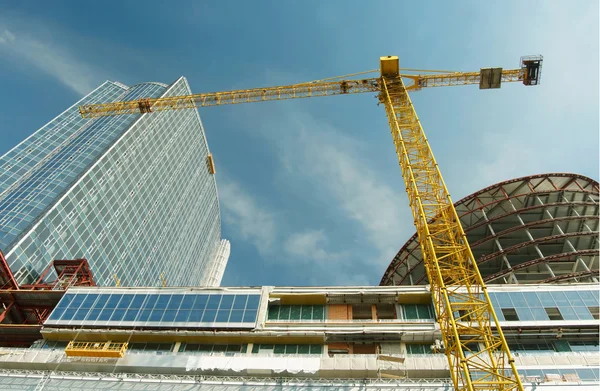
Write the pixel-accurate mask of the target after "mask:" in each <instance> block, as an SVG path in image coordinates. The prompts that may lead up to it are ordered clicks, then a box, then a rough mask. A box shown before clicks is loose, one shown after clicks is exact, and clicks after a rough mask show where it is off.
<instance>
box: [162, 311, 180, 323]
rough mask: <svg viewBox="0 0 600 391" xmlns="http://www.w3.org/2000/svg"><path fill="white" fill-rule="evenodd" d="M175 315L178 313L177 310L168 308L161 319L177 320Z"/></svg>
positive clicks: (167, 320) (164, 320)
mask: <svg viewBox="0 0 600 391" xmlns="http://www.w3.org/2000/svg"><path fill="white" fill-rule="evenodd" d="M175 315H177V310H166V311H165V313H164V315H163V317H162V320H161V321H162V322H173V321H175Z"/></svg>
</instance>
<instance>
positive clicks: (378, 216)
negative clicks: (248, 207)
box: [262, 111, 412, 266]
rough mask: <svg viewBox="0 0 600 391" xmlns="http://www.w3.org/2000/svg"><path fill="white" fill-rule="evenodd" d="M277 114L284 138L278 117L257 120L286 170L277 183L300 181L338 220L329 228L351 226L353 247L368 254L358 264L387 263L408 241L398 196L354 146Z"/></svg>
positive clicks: (308, 119) (298, 118) (301, 119)
mask: <svg viewBox="0 0 600 391" xmlns="http://www.w3.org/2000/svg"><path fill="white" fill-rule="evenodd" d="M282 114H283V117H285V118H286V122H287V125H286V127H287V129H288V130H290V131H289V132H286V134H285V136H282V135H281V132H279V130H278V127H277V123H279V120H280V118H278V117H279V116H278V115H273V113H271V116H270V117H269V119H268V120H267V121H264V119H265V116H263V117H262V118H263V122H267V124H266V126H265V127H264V129H266V132H267V133H264V136H265V137H267V139H268V140H275V141H276V145H275V151H276V153H277V155H278V158H279V159H280V161H281V163H282V164H281V167H284V169H285V170H286V173H285V175H281V178H282V179H281V180H284V181H285V180H291V181H297V180H299V179H302V180H303V181H305V182H306V183H307V186H308V187H309V189H307V193H308V194H320V196H321V197H323V198H326V201H327V203H328V204H329V205H331V208H332V210H335V211H337V212H338V214H339V220H337V221H335V222H334V224H336V225H339V226H345V225H348V224H350V225H352V226H353V227H354V229H355V230H356V237H358V238H360V241H361V242H362V243H358V244H357V246H358V247H360V248H362V249H365V248H368V249H369V252H370V254H371V255H370V257H369V259H363V260H361V262H369V263H375V264H377V265H379V266H382V265H385V264H386V263H389V261H390V259H391V258H392V257H393V256H394V254H395V253H396V252H397V251H398V248H399V246H400V245H401V243H400V242H401V241H402V238H403V237H404V236H408V231H407V228H408V229H411V228H412V227H411V225H410V221H411V218H410V214H409V212H408V211H407V208H406V207H405V204H404V203H403V202H402V201H401V200H402V197H404V195H403V194H399V193H398V192H397V191H396V190H395V189H393V188H392V187H391V186H390V185H389V184H388V183H387V182H386V181H385V179H384V178H382V176H381V175H380V174H379V173H377V172H376V170H375V169H374V168H373V166H372V164H371V162H370V161H369V159H365V158H364V157H362V156H364V155H365V152H364V151H363V150H362V149H361V146H360V143H359V142H358V141H357V140H354V139H352V138H351V137H348V136H345V135H344V134H343V133H342V132H341V131H339V130H338V129H336V128H335V127H333V126H331V125H328V124H326V123H323V122H318V121H317V120H315V119H314V118H313V117H312V116H310V115H308V114H306V113H303V112H300V111H296V112H285V113H282ZM270 121H273V123H272V124H271V125H272V126H271V125H269V122H270ZM269 128H271V130H272V131H273V133H270V132H269V130H268V129H269ZM308 194H307V196H309V195H308ZM407 222H408V224H407ZM340 247H342V246H340ZM344 247H345V245H344Z"/></svg>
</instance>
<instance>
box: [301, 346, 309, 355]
mask: <svg viewBox="0 0 600 391" xmlns="http://www.w3.org/2000/svg"><path fill="white" fill-rule="evenodd" d="M309 353H310V345H298V354H309Z"/></svg>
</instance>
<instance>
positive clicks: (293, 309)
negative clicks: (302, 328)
mask: <svg viewBox="0 0 600 391" xmlns="http://www.w3.org/2000/svg"><path fill="white" fill-rule="evenodd" d="M301 310H302V306H299V305H292V306H290V320H300V311H301ZM310 312H311V316H312V310H310Z"/></svg>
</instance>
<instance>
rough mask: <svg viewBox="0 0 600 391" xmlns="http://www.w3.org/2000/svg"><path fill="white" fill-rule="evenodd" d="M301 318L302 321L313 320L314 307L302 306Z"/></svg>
mask: <svg viewBox="0 0 600 391" xmlns="http://www.w3.org/2000/svg"><path fill="white" fill-rule="evenodd" d="M300 318H301V319H302V320H311V319H312V318H313V306H312V305H303V306H302V315H301V317H300Z"/></svg>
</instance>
